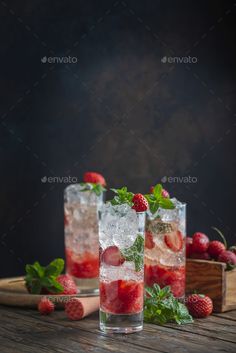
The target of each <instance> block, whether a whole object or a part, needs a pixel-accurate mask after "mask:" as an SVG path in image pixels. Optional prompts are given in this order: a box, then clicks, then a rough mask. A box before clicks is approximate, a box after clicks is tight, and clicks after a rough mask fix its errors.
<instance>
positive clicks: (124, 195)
mask: <svg viewBox="0 0 236 353" xmlns="http://www.w3.org/2000/svg"><path fill="white" fill-rule="evenodd" d="M111 191H113V192H114V193H115V194H116V195H115V196H114V198H113V199H112V200H111V201H110V203H111V204H112V205H122V204H124V203H127V204H128V205H130V206H133V202H132V199H133V196H134V194H133V193H132V192H129V191H128V190H127V187H126V186H123V187H122V188H121V189H111Z"/></svg>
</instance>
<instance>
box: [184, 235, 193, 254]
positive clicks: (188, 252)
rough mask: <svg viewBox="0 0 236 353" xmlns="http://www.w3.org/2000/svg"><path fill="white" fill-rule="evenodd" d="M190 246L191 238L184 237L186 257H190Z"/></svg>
mask: <svg viewBox="0 0 236 353" xmlns="http://www.w3.org/2000/svg"><path fill="white" fill-rule="evenodd" d="M192 244H193V239H192V238H191V237H186V257H190V256H191V254H192Z"/></svg>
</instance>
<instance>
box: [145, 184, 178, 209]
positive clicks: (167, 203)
mask: <svg viewBox="0 0 236 353" xmlns="http://www.w3.org/2000/svg"><path fill="white" fill-rule="evenodd" d="M162 190H163V188H162V185H161V184H157V185H156V186H154V189H153V193H152V194H147V195H145V197H146V199H147V201H148V204H149V210H150V212H151V213H152V214H154V213H156V212H157V210H158V208H159V207H161V208H164V209H174V208H175V205H174V204H173V202H172V201H171V200H170V199H169V198H166V197H163V196H162Z"/></svg>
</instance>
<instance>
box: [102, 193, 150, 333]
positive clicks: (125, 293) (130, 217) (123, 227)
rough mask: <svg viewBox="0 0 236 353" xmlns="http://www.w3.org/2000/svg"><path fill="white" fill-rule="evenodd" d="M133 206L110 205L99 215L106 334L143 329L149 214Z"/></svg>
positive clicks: (104, 330)
mask: <svg viewBox="0 0 236 353" xmlns="http://www.w3.org/2000/svg"><path fill="white" fill-rule="evenodd" d="M129 194H131V195H130V197H131V196H132V195H133V194H132V193H129ZM132 197H133V196H132ZM132 197H131V199H132ZM131 207H132V203H131V202H129V204H128V203H123V204H112V203H111V202H108V203H107V204H105V205H103V206H102V208H101V211H100V212H99V242H100V329H101V330H102V331H103V332H106V333H109V332H111V333H132V332H137V331H140V330H142V328H143V294H144V268H143V257H144V230H145V211H143V212H136V211H135V209H132V208H131Z"/></svg>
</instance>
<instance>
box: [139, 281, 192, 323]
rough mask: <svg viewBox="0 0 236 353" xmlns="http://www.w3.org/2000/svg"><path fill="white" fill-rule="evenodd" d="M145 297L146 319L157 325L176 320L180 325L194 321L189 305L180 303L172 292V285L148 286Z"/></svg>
mask: <svg viewBox="0 0 236 353" xmlns="http://www.w3.org/2000/svg"><path fill="white" fill-rule="evenodd" d="M145 289H146V294H145V298H144V321H145V322H147V323H151V324H156V325H164V324H166V323H168V322H175V323H177V324H179V325H183V324H190V323H192V322H193V318H192V316H191V315H190V314H189V311H188V309H187V307H186V306H185V305H184V304H182V303H180V302H179V301H178V300H177V299H176V298H175V297H174V296H173V294H172V293H171V291H170V287H169V286H167V287H164V288H162V289H161V288H160V287H159V286H158V284H154V286H153V287H152V288H150V287H146V288H145Z"/></svg>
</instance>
